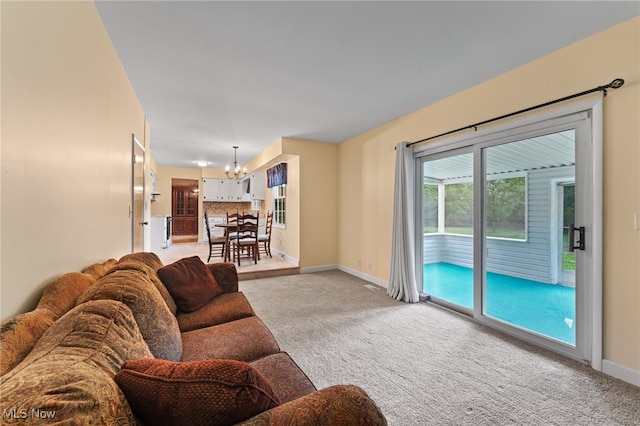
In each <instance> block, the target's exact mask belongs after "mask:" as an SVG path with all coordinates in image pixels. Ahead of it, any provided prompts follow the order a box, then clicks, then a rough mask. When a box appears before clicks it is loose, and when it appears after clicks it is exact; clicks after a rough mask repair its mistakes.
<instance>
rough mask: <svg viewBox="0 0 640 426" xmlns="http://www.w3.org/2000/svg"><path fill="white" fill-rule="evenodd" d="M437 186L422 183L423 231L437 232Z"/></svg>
mask: <svg viewBox="0 0 640 426" xmlns="http://www.w3.org/2000/svg"><path fill="white" fill-rule="evenodd" d="M438 187H439V185H435V184H429V183H425V184H424V204H423V206H422V220H423V232H424V233H433V232H438Z"/></svg>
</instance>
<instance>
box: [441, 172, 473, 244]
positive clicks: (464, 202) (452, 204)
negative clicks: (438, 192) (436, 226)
mask: <svg viewBox="0 0 640 426" xmlns="http://www.w3.org/2000/svg"><path fill="white" fill-rule="evenodd" d="M444 188H445V189H444V232H447V233H450V234H462V235H473V182H464V183H452V184H448V185H445V187H444Z"/></svg>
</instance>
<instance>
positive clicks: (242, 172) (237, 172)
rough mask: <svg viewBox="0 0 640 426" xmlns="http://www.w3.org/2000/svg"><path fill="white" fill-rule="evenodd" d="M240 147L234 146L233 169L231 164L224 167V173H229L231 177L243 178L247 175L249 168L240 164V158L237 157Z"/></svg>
mask: <svg viewBox="0 0 640 426" xmlns="http://www.w3.org/2000/svg"><path fill="white" fill-rule="evenodd" d="M237 151H238V147H237V146H234V147H233V170H232V169H231V167H230V166H229V165H227V167H226V168H225V169H224V173H225V174H226V175H227V177H228V178H229V179H242V178H243V177H245V176H246V175H247V168H246V167H243V168H242V169H241V168H240V166H238V158H237Z"/></svg>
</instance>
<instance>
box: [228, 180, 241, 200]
mask: <svg viewBox="0 0 640 426" xmlns="http://www.w3.org/2000/svg"><path fill="white" fill-rule="evenodd" d="M228 180H229V187H230V188H229V198H228V201H242V181H241V180H233V179H228Z"/></svg>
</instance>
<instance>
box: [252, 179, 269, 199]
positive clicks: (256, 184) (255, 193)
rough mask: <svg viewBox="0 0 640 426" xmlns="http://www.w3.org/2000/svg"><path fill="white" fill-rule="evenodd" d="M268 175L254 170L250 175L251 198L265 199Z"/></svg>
mask: <svg viewBox="0 0 640 426" xmlns="http://www.w3.org/2000/svg"><path fill="white" fill-rule="evenodd" d="M266 186H267V176H266V174H265V173H264V172H253V173H251V176H249V190H250V191H249V192H250V193H251V200H264V195H265V187H266Z"/></svg>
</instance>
